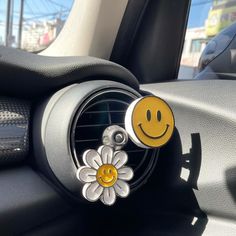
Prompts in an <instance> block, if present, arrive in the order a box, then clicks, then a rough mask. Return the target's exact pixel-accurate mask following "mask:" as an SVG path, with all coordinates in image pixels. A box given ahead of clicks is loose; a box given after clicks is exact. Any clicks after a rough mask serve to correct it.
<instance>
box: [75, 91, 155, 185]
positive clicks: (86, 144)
mask: <svg viewBox="0 0 236 236" xmlns="http://www.w3.org/2000/svg"><path fill="white" fill-rule="evenodd" d="M135 98H136V96H135V95H133V94H131V93H129V92H126V91H122V90H107V91H106V90H105V91H101V92H99V93H97V94H95V95H93V96H91V97H90V98H89V99H88V100H87V101H85V102H84V106H83V107H80V108H79V110H78V111H77V114H76V116H75V120H74V124H73V127H72V132H71V148H72V150H73V155H74V159H75V163H76V164H77V165H78V164H79V163H81V159H82V154H83V152H84V151H85V150H87V149H97V148H98V147H99V146H100V145H101V144H102V142H101V138H102V133H103V131H104V130H105V129H106V128H107V127H108V126H110V125H119V126H121V127H123V128H124V117H125V112H126V110H127V108H128V106H129V104H130V103H131V102H132V101H133V100H134V99H135ZM124 150H125V151H126V152H127V153H128V155H129V162H128V165H129V166H130V167H132V168H133V170H134V172H135V178H134V179H133V180H132V182H131V188H136V187H138V186H139V185H140V184H141V183H142V182H143V180H144V179H146V178H147V177H148V176H149V175H150V172H151V171H152V169H153V167H154V164H155V162H156V157H155V156H156V150H146V149H142V148H139V147H137V146H136V145H135V144H133V142H131V141H130V140H129V142H128V144H127V145H126V146H125V148H124Z"/></svg>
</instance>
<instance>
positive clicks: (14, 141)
mask: <svg viewBox="0 0 236 236" xmlns="http://www.w3.org/2000/svg"><path fill="white" fill-rule="evenodd" d="M29 116H30V105H29V103H28V102H26V101H22V100H17V99H12V98H6V97H0V165H2V164H8V163H12V162H16V161H20V160H22V159H23V158H24V157H25V156H26V154H27V152H28V149H29V137H28V135H29Z"/></svg>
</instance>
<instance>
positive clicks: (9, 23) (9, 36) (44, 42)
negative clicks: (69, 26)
mask: <svg viewBox="0 0 236 236" xmlns="http://www.w3.org/2000/svg"><path fill="white" fill-rule="evenodd" d="M72 4H73V0H66V1H65V0H0V45H4V46H7V47H15V48H20V49H23V50H26V51H31V52H40V51H41V50H43V49H45V48H46V47H48V46H49V44H50V43H52V42H53V41H54V40H55V38H56V37H57V35H58V34H59V32H60V31H61V29H62V27H63V25H64V23H65V21H66V19H67V17H68V14H69V12H70V10H71V7H72Z"/></svg>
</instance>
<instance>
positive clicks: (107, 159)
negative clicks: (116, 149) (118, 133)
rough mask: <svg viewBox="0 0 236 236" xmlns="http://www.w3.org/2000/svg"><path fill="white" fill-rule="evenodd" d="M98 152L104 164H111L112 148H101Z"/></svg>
mask: <svg viewBox="0 0 236 236" xmlns="http://www.w3.org/2000/svg"><path fill="white" fill-rule="evenodd" d="M98 152H99V153H100V155H101V157H102V163H103V164H111V162H112V159H113V148H112V147H110V146H106V145H104V146H101V147H100V148H99V149H98Z"/></svg>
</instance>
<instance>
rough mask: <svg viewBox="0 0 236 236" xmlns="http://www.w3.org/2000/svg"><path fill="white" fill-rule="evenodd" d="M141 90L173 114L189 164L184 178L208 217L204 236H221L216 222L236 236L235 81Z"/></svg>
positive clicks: (183, 168) (181, 84)
mask: <svg viewBox="0 0 236 236" xmlns="http://www.w3.org/2000/svg"><path fill="white" fill-rule="evenodd" d="M141 88H142V89H143V90H146V91H149V92H152V93H153V94H155V95H156V96H159V97H161V98H163V99H165V100H166V101H168V103H169V104H170V105H171V107H172V109H173V112H174V114H175V120H176V128H177V130H178V132H179V134H180V142H181V146H182V147H181V149H182V155H183V157H187V156H188V159H189V160H188V161H189V162H188V163H185V164H183V166H182V170H181V176H180V177H181V178H182V179H184V180H185V181H187V182H188V183H189V184H190V185H191V186H192V188H193V189H194V193H195V195H196V198H197V201H198V204H199V206H200V208H201V209H202V210H203V211H205V212H206V213H207V215H208V217H209V218H208V220H209V221H208V224H207V227H206V231H205V234H204V235H220V233H219V232H220V231H219V230H218V233H217V232H214V234H213V231H212V230H213V229H214V228H215V229H216V228H218V229H219V227H220V225H219V224H218V223H217V225H216V224H215V223H214V222H221V225H222V227H227V229H228V230H229V228H231V231H230V232H231V233H229V234H227V235H235V232H236V231H235V230H236V226H235V220H236V188H235V186H236V145H235V144H236V102H235V101H236V81H228V80H224V81H221V80H211V81H198V80H197V81H182V82H173V83H162V84H149V85H143V86H142V87H141ZM194 136H195V137H196V136H197V137H198V138H197V139H193V137H194ZM196 149H197V153H198V154H197V155H195V153H194V150H196ZM182 161H183V163H184V162H185V160H184V159H183V160H182ZM198 167H199V169H198ZM211 216H215V217H217V219H218V221H212V220H211ZM226 219H228V220H226ZM226 221H227V224H226ZM214 225H215V226H217V227H215V226H214ZM209 227H211V229H210V228H209ZM222 227H221V232H222V229H223V228H222ZM227 232H228V231H227ZM232 232H234V233H232ZM221 235H222V234H221Z"/></svg>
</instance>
